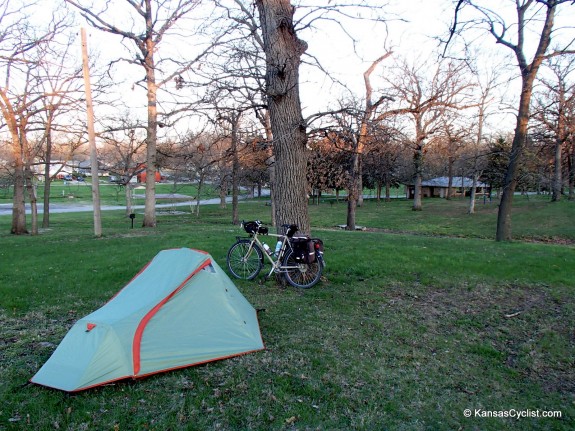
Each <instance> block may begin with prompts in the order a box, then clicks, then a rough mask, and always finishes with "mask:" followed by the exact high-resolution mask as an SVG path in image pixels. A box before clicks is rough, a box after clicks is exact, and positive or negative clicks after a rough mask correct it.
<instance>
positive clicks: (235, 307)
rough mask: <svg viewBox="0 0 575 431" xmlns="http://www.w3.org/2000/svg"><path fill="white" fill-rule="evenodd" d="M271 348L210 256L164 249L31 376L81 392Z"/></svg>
mask: <svg viewBox="0 0 575 431" xmlns="http://www.w3.org/2000/svg"><path fill="white" fill-rule="evenodd" d="M263 348H264V345H263V341H262V337H261V334H260V329H259V325H258V320H257V315H256V311H255V309H254V308H253V307H252V306H251V304H250V303H249V302H248V301H247V300H246V299H245V298H244V296H243V295H242V294H241V293H240V291H239V290H238V289H237V287H236V286H235V285H234V283H233V282H232V281H231V280H230V279H229V277H228V276H227V275H226V274H225V273H224V271H223V270H222V269H221V268H220V267H219V266H218V264H217V263H216V262H214V260H213V259H212V258H211V256H210V255H209V254H207V253H205V252H201V251H197V250H192V249H189V248H181V249H174V250H164V251H161V252H160V253H159V254H158V255H156V257H155V258H154V259H153V260H152V261H151V262H150V263H148V265H146V266H145V267H144V268H143V269H142V270H141V271H140V273H138V274H137V275H136V276H135V277H134V278H133V279H132V281H130V282H129V283H128V284H127V285H126V286H125V287H124V288H123V289H122V290H120V291H119V292H118V293H117V294H116V295H115V296H114V297H113V298H112V299H111V300H110V301H109V302H108V303H107V304H105V305H104V306H103V307H102V308H100V309H98V310H96V311H94V312H93V313H91V314H89V315H87V316H86V317H84V318H83V319H80V320H79V321H78V322H76V323H75V324H74V325H73V326H72V328H71V329H70V331H69V332H68V334H67V335H66V336H65V337H64V339H63V340H62V342H61V343H60V345H59V346H58V347H57V349H56V350H55V351H54V353H53V354H52V356H51V357H50V358H49V359H48V361H47V362H46V363H45V364H44V365H43V366H42V368H40V370H39V371H38V372H37V373H36V375H35V376H34V377H32V379H31V382H32V383H37V384H40V385H44V386H48V387H51V388H56V389H60V390H63V391H67V392H75V391H81V390H84V389H88V388H92V387H94V386H99V385H104V384H107V383H110V382H113V381H116V380H120V379H125V378H129V377H132V378H139V377H144V376H147V375H150V374H154V373H159V372H162V371H168V370H173V369H177V368H183V367H188V366H191V365H197V364H202V363H206V362H210V361H216V360H219V359H225V358H229V357H232V356H237V355H242V354H245V353H250V352H254V351H258V350H262V349H263Z"/></svg>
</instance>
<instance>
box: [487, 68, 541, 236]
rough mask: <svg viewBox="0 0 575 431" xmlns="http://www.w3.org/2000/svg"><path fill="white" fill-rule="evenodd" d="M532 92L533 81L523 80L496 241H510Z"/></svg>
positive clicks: (499, 212)
mask: <svg viewBox="0 0 575 431" xmlns="http://www.w3.org/2000/svg"><path fill="white" fill-rule="evenodd" d="M533 78H534V76H533ZM532 90H533V79H531V80H528V79H526V78H524V79H523V86H522V91H521V99H520V102H519V110H518V115H517V124H516V126H515V135H514V136H513V143H512V145H511V154H510V155H509V164H508V166H507V172H506V173H505V179H504V182H503V193H502V194H501V201H500V203H499V211H498V213H497V232H496V235H495V239H496V241H511V209H512V206H513V195H514V193H515V188H516V187H517V172H518V171H519V162H520V157H521V155H522V154H523V147H524V145H525V140H526V139H527V126H528V123H529V103H530V101H531V93H532Z"/></svg>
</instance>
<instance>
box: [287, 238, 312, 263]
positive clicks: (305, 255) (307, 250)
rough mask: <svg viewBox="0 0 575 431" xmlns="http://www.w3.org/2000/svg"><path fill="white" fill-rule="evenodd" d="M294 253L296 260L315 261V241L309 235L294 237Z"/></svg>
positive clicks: (303, 261)
mask: <svg viewBox="0 0 575 431" xmlns="http://www.w3.org/2000/svg"><path fill="white" fill-rule="evenodd" d="M291 244H292V249H293V255H294V259H295V261H296V262H300V263H307V264H310V263H314V262H315V259H316V257H315V243H314V240H312V239H311V238H309V237H296V238H293V239H292V242H291Z"/></svg>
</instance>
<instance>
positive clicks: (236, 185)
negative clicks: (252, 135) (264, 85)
mask: <svg viewBox="0 0 575 431" xmlns="http://www.w3.org/2000/svg"><path fill="white" fill-rule="evenodd" d="M239 121H240V116H239V115H238V116H237V118H236V117H234V118H233V120H232V148H231V151H232V223H233V224H235V225H237V224H240V216H239V207H238V204H239V199H238V195H239V192H240V157H239V154H238V128H239Z"/></svg>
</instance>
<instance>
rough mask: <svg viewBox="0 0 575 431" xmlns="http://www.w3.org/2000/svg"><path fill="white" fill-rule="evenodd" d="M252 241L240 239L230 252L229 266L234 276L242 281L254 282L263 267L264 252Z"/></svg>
mask: <svg viewBox="0 0 575 431" xmlns="http://www.w3.org/2000/svg"><path fill="white" fill-rule="evenodd" d="M250 244H251V240H249V239H240V240H239V241H238V242H236V243H235V244H234V245H232V246H231V247H230V249H229V250H228V256H227V259H226V261H227V264H228V269H229V270H230V272H231V273H232V275H233V276H234V277H236V278H241V279H242V280H253V279H254V278H255V277H257V275H258V274H259V273H260V271H261V269H262V267H263V262H262V261H263V254H262V253H263V252H262V251H261V249H260V248H259V247H258V245H257V244H255V243H254V245H253V246H252V247H251V251H250Z"/></svg>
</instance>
